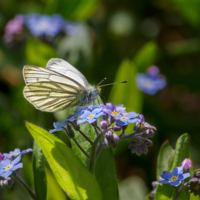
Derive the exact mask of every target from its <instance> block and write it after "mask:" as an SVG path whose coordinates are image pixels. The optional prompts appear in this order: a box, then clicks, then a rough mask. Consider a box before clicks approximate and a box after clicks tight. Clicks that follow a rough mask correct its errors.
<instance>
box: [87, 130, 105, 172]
mask: <svg viewBox="0 0 200 200" xmlns="http://www.w3.org/2000/svg"><path fill="white" fill-rule="evenodd" d="M102 135H103V134H102V133H101V134H99V135H97V137H96V139H95V141H94V143H93V145H92V150H91V157H90V163H89V171H90V172H91V173H92V174H94V167H95V161H96V150H97V145H98V143H99V141H100V140H101V137H102Z"/></svg>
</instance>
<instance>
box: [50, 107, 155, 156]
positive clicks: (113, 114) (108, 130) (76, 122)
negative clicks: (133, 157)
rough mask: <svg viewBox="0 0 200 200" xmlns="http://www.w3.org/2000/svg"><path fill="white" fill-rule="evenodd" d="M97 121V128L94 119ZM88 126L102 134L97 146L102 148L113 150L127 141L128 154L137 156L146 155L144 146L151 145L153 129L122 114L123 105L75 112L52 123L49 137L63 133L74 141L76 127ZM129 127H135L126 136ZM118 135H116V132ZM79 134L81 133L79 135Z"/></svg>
mask: <svg viewBox="0 0 200 200" xmlns="http://www.w3.org/2000/svg"><path fill="white" fill-rule="evenodd" d="M100 117H101V119H102V120H101V121H100V122H99V124H98V123H97V119H98V118H100ZM85 122H87V123H89V124H91V125H92V126H94V128H95V131H96V132H97V135H98V134H99V133H98V131H100V132H101V133H103V136H104V139H103V143H102V144H101V145H102V146H104V147H105V148H107V147H109V146H112V147H113V148H116V147H117V143H118V142H119V141H121V140H124V139H131V140H130V146H129V148H130V149H131V150H132V153H136V154H138V155H141V154H142V153H145V154H146V153H147V152H148V148H147V147H148V146H151V145H152V141H151V140H150V139H149V138H150V137H152V136H153V134H154V131H153V130H156V128H155V127H154V126H151V125H150V124H148V123H147V122H145V119H144V116H143V115H142V114H138V113H136V112H126V108H125V107H123V105H117V106H114V104H113V103H106V105H104V104H101V105H99V106H89V107H85V108H79V109H77V111H76V112H75V114H74V115H71V114H70V115H69V116H68V117H67V119H65V120H64V121H58V122H55V123H54V127H55V129H53V130H50V131H49V132H50V133H53V132H55V131H60V130H64V131H66V133H67V135H68V136H69V137H70V138H74V131H73V129H75V130H78V131H79V132H80V124H82V123H85ZM130 123H135V127H134V130H133V133H131V134H129V135H126V134H125V131H126V128H127V126H128V125H129V124H130ZM119 131H121V133H119V134H117V133H116V132H119ZM81 133H82V132H81Z"/></svg>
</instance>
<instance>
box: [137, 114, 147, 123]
mask: <svg viewBox="0 0 200 200" xmlns="http://www.w3.org/2000/svg"><path fill="white" fill-rule="evenodd" d="M138 118H139V119H140V120H141V122H144V121H145V119H144V115H143V114H139V115H138Z"/></svg>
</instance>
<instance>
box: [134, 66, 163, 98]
mask: <svg viewBox="0 0 200 200" xmlns="http://www.w3.org/2000/svg"><path fill="white" fill-rule="evenodd" d="M136 83H137V86H138V88H139V89H140V90H142V91H143V92H145V93H147V94H150V95H153V94H155V93H156V92H157V91H158V90H161V89H163V88H164V87H165V86H166V80H165V78H164V76H162V75H160V74H159V69H158V67H156V66H151V67H149V68H148V69H147V74H138V75H137V76H136Z"/></svg>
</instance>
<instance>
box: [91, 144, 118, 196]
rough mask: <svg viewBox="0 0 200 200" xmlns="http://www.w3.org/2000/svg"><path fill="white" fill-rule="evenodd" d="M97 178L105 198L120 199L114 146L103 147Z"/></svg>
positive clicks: (97, 166) (97, 167) (96, 169)
mask: <svg viewBox="0 0 200 200" xmlns="http://www.w3.org/2000/svg"><path fill="white" fill-rule="evenodd" d="M95 176H96V180H97V182H98V183H99V186H100V188H101V191H102V195H103V199H104V200H108V199H113V200H117V199H119V191H118V185H117V178H116V174H115V165H114V158H113V152H112V148H111V147H110V148H107V149H103V150H102V152H101V154H100V156H99V158H98V160H97V162H96V168H95Z"/></svg>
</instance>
